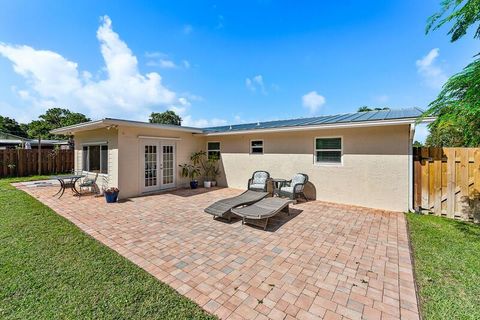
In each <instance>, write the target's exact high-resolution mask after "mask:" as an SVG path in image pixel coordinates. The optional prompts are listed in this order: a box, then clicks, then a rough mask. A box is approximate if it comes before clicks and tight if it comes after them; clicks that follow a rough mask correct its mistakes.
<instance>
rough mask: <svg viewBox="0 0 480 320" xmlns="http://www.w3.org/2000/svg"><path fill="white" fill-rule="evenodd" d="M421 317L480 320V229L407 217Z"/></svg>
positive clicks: (421, 216) (417, 217)
mask: <svg viewBox="0 0 480 320" xmlns="http://www.w3.org/2000/svg"><path fill="white" fill-rule="evenodd" d="M407 219H408V229H409V232H410V240H411V244H412V248H413V256H414V260H413V261H414V263H415V269H414V271H415V278H416V282H417V285H418V287H419V297H420V302H421V311H422V316H423V317H422V318H424V319H480V308H479V307H478V306H479V305H480V286H479V285H478V284H479V283H480V255H479V254H478V253H479V252H480V226H479V225H474V224H472V223H468V222H461V221H455V220H451V219H446V218H442V217H435V216H426V215H420V214H414V213H409V214H407Z"/></svg>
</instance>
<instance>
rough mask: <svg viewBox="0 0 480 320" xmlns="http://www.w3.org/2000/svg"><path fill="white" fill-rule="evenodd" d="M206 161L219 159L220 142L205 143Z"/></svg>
mask: <svg viewBox="0 0 480 320" xmlns="http://www.w3.org/2000/svg"><path fill="white" fill-rule="evenodd" d="M207 155H208V159H212V158H217V159H220V142H207Z"/></svg>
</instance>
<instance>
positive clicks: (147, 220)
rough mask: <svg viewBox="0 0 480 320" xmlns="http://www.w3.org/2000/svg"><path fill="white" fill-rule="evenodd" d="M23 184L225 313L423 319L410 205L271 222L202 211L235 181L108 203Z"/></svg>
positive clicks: (321, 207) (319, 208) (333, 210)
mask: <svg viewBox="0 0 480 320" xmlns="http://www.w3.org/2000/svg"><path fill="white" fill-rule="evenodd" d="M17 187H18V188H21V189H23V190H25V191H26V192H28V193H30V194H31V195H32V196H34V197H36V198H38V199H39V200H40V201H42V202H43V203H45V204H46V205H48V206H49V207H51V208H52V209H54V210H55V211H56V212H57V213H58V214H60V215H62V216H63V217H65V218H67V219H68V220H70V221H72V222H73V223H75V224H76V225H77V226H78V227H79V228H81V229H82V230H83V231H85V232H86V233H88V234H90V235H91V236H92V237H94V238H95V239H97V240H99V241H101V242H102V243H104V244H105V245H107V246H109V247H110V248H112V249H114V250H116V251H117V252H118V253H120V254H121V255H123V256H125V257H126V258H128V259H130V260H131V261H133V262H134V263H136V264H137V265H139V266H140V267H142V268H144V269H145V270H147V271H148V272H150V273H151V274H152V275H154V276H155V277H157V278H158V279H159V280H161V281H163V282H165V283H167V284H169V285H170V286H172V287H173V288H174V289H176V290H177V291H178V292H180V293H181V294H183V295H185V296H187V297H189V298H190V299H192V300H193V301H195V302H196V303H198V304H199V305H200V306H202V307H203V308H204V309H205V310H207V311H209V312H211V313H214V314H216V315H218V316H219V317H220V318H222V319H319V318H324V319H383V320H386V319H399V318H402V319H418V318H419V316H418V307H417V300H416V295H415V287H414V281H413V272H412V262H411V259H410V252H409V246H408V238H407V229H406V221H405V217H404V215H403V214H402V213H395V212H387V211H381V210H373V209H366V208H360V207H353V206H345V205H337V204H332V203H324V202H320V201H311V202H308V203H299V204H297V205H294V206H292V207H291V212H292V214H291V215H290V217H287V216H286V214H284V213H282V214H281V216H280V217H279V218H277V219H274V220H273V221H272V223H271V224H269V228H268V229H267V231H263V230H261V229H258V228H255V227H251V226H248V225H245V226H244V225H242V224H241V222H240V221H235V222H232V223H230V224H229V223H227V222H221V221H216V220H213V219H212V217H211V216H210V215H207V214H205V213H203V208H204V207H206V206H207V205H209V204H210V203H212V202H214V201H215V200H218V199H221V198H225V197H229V196H233V195H236V194H239V193H240V192H241V191H240V190H235V189H211V190H210V191H208V192H205V190H204V189H199V190H195V191H192V190H178V191H174V192H171V193H165V194H158V195H151V196H146V197H141V198H134V199H130V200H128V201H126V202H123V203H116V204H106V203H105V200H104V199H103V198H94V197H92V196H87V197H83V198H81V199H80V200H79V199H76V198H73V197H72V196H71V195H70V194H67V193H65V195H64V196H63V197H62V198H61V199H57V198H54V197H52V194H53V193H55V192H56V188H55V187H42V188H38V187H36V188H33V187H28V186H27V185H26V184H18V185H17Z"/></svg>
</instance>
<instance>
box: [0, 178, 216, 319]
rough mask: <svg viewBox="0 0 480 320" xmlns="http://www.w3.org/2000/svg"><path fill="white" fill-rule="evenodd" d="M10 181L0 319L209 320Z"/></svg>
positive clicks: (0, 259) (0, 228)
mask: <svg viewBox="0 0 480 320" xmlns="http://www.w3.org/2000/svg"><path fill="white" fill-rule="evenodd" d="M30 179H33V178H30ZM13 181H14V180H12V179H0V319H54V318H55V319H59V318H62V319H93V318H95V319H215V318H214V317H213V316H210V315H208V314H207V313H205V312H204V311H203V310H202V309H201V308H199V307H198V306H197V305H196V304H194V303H193V302H191V301H190V300H188V299H186V298H185V297H183V296H181V295H179V294H178V293H176V292H175V291H174V290H173V289H171V288H170V287H168V286H167V285H165V284H163V283H161V282H159V281H157V280H156V279H155V278H154V277H153V276H151V275H149V274H148V273H147V272H145V271H144V270H142V269H140V268H139V267H137V266H136V265H134V264H133V263H131V262H130V261H128V260H126V259H124V258H123V257H122V256H120V255H118V254H117V253H115V252H114V251H112V250H110V249H109V248H108V247H106V246H104V245H102V244H101V243H99V242H97V241H96V240H94V239H93V238H91V237H90V236H88V235H86V234H84V233H83V232H82V231H80V230H79V229H78V228H77V227H76V226H75V225H73V224H71V223H70V222H68V221H67V220H65V219H64V218H62V217H60V216H58V215H57V214H56V213H55V212H54V211H52V210H51V209H49V208H48V207H46V206H44V205H43V204H42V203H40V202H39V201H37V200H35V199H34V198H32V197H30V196H29V195H27V194H26V193H24V192H22V191H18V190H16V189H14V188H13V187H11V186H10V185H9V183H10V182H13Z"/></svg>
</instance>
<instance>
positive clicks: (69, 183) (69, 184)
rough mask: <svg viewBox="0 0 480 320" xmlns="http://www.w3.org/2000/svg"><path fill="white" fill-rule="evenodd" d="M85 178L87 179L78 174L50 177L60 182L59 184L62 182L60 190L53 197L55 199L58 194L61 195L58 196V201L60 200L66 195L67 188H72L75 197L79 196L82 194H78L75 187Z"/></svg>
mask: <svg viewBox="0 0 480 320" xmlns="http://www.w3.org/2000/svg"><path fill="white" fill-rule="evenodd" d="M83 177H85V175H78V174H75V175H65V176H52V177H50V178H51V179H55V180H58V182H60V189H59V190H58V192H57V193H55V194H54V195H53V197H55V196H56V195H57V194H60V195H59V196H58V199H60V198H61V197H62V196H63V194H64V193H65V189H67V188H70V189H71V190H72V192H73V195H74V196H79V195H80V192H78V190H77V188H76V187H75V184H76V183H77V181H78V180H79V179H81V178H83Z"/></svg>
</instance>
